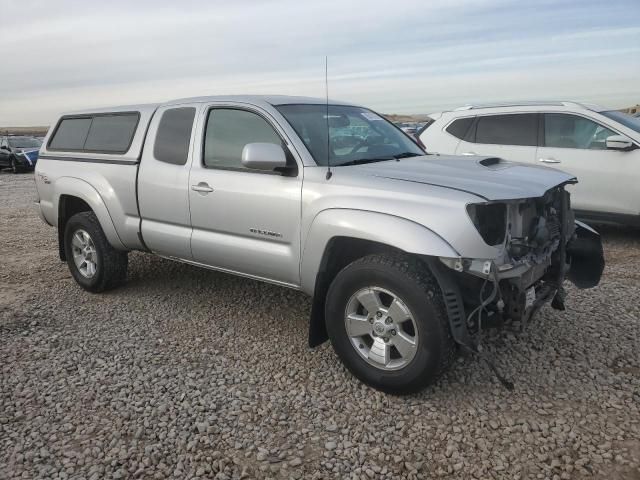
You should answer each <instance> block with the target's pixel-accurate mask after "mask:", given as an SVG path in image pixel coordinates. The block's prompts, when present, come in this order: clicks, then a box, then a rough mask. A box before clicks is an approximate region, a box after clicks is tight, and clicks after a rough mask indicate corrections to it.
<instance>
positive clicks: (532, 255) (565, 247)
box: [439, 184, 604, 343]
mask: <svg viewBox="0 0 640 480" xmlns="http://www.w3.org/2000/svg"><path fill="white" fill-rule="evenodd" d="M467 212H468V214H469V217H470V218H471V220H472V222H473V224H474V226H475V227H476V229H477V231H478V233H479V234H480V235H481V236H482V238H483V240H484V241H485V243H486V244H487V245H491V246H493V247H495V248H496V249H497V251H498V255H497V256H496V257H495V258H491V259H474V258H463V257H460V258H440V259H439V260H440V262H441V263H442V264H444V265H445V266H447V267H449V268H450V269H451V270H453V272H455V273H453V276H454V279H453V283H455V284H456V287H457V288H456V289H457V290H458V295H457V296H458V297H459V300H461V301H462V303H463V311H464V312H465V313H466V315H465V319H464V326H462V325H460V326H459V327H460V331H461V332H462V333H461V334H463V335H464V336H465V337H468V333H465V332H464V331H462V330H467V332H470V333H474V332H475V331H478V330H479V329H481V328H482V326H483V323H484V324H485V325H486V324H487V323H489V324H492V325H493V324H499V323H502V322H503V321H505V320H511V321H515V322H520V324H521V325H522V326H524V324H525V323H526V322H527V321H528V320H529V319H530V318H531V317H532V316H533V315H534V314H535V312H536V311H537V310H538V309H539V308H540V307H541V306H542V305H543V304H544V303H545V302H547V301H549V300H552V306H553V307H554V308H556V309H559V310H564V296H565V293H564V289H563V282H564V280H565V278H567V279H569V280H571V281H572V282H573V283H574V284H575V285H576V286H577V287H578V288H590V287H594V286H596V285H597V284H598V283H599V281H600V276H601V275H602V270H603V268H604V257H603V253H602V244H601V242H600V236H599V235H598V234H597V233H596V232H595V231H594V230H592V229H591V228H590V227H588V226H587V225H584V224H582V223H580V222H576V221H575V219H574V215H573V212H572V211H571V208H570V196H569V193H568V192H566V191H565V189H564V184H563V185H559V186H557V187H554V188H552V189H550V190H548V191H547V192H546V193H545V195H544V196H542V197H537V198H528V199H520V200H509V201H497V202H486V203H476V204H471V205H469V206H468V207H467ZM460 307H461V306H460V305H459V306H458V308H460ZM458 333H460V332H458ZM455 336H456V332H454V337H455ZM464 341H465V342H468V341H469V339H468V338H465V339H464ZM460 343H462V342H460Z"/></svg>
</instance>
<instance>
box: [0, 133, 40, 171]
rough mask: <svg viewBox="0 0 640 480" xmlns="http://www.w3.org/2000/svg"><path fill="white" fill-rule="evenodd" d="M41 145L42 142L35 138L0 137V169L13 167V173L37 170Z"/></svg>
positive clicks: (19, 136)
mask: <svg viewBox="0 0 640 480" xmlns="http://www.w3.org/2000/svg"><path fill="white" fill-rule="evenodd" d="M41 145H42V141H41V140H38V139H37V138H34V137H27V136H21V135H5V136H2V137H0V168H1V167H11V171H12V172H13V173H18V172H22V171H27V170H33V169H35V168H36V163H37V161H38V155H39V153H40V146H41Z"/></svg>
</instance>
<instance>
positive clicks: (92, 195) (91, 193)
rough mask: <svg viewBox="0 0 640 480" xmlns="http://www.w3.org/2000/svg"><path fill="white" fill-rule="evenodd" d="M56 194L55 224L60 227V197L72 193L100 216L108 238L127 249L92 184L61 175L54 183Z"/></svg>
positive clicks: (119, 248) (121, 247) (52, 209)
mask: <svg viewBox="0 0 640 480" xmlns="http://www.w3.org/2000/svg"><path fill="white" fill-rule="evenodd" d="M54 191H55V195H54V197H53V204H52V206H51V213H52V214H53V215H54V216H55V222H53V224H54V225H55V226H56V227H58V212H59V206H60V197H61V196H62V195H70V196H72V197H78V198H80V199H82V200H84V201H85V202H86V203H87V205H89V206H90V207H91V210H93V213H95V215H96V217H98V221H99V222H100V226H101V227H102V230H103V231H104V234H105V236H106V237H107V240H109V243H110V244H111V245H112V246H113V248H116V249H118V250H127V247H125V246H124V244H123V243H122V241H121V240H120V237H119V236H118V232H117V231H116V229H115V226H114V224H113V219H112V218H111V215H110V214H109V210H107V206H106V205H105V203H104V200H103V199H102V197H101V196H100V194H99V193H98V191H97V190H96V189H95V188H93V187H92V186H91V184H89V183H87V182H85V181H84V180H81V179H79V178H75V177H60V178H58V179H56V181H55V184H54Z"/></svg>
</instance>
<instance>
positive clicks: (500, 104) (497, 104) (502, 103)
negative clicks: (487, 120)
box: [454, 100, 588, 111]
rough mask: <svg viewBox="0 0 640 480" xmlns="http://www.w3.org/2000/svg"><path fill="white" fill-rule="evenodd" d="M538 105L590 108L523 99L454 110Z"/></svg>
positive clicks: (562, 102) (561, 102) (573, 104)
mask: <svg viewBox="0 0 640 480" xmlns="http://www.w3.org/2000/svg"><path fill="white" fill-rule="evenodd" d="M538 106H553V107H574V108H588V107H587V106H585V105H583V104H581V103H578V102H566V101H549V100H547V101H535V100H534V101H522V102H495V103H477V104H471V105H464V106H462V107H458V108H456V109H455V110H454V111H460V110H476V109H480V108H499V107H538Z"/></svg>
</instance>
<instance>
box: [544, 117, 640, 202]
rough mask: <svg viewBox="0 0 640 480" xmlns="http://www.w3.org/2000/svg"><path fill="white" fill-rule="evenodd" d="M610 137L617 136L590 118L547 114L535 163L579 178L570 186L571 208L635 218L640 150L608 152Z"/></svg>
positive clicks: (639, 199)
mask: <svg viewBox="0 0 640 480" xmlns="http://www.w3.org/2000/svg"><path fill="white" fill-rule="evenodd" d="M611 135H617V133H616V132H614V131H612V130H609V129H608V128H606V127H604V126H602V125H600V124H599V123H597V122H595V121H593V120H591V119H588V118H585V117H582V116H579V115H571V114H566V113H546V114H545V115H544V143H543V146H541V147H539V148H538V154H537V157H538V161H539V162H540V164H541V165H547V166H551V167H555V168H558V169H560V170H563V171H565V172H567V173H570V174H572V175H575V176H576V177H577V178H578V184H577V185H573V186H570V187H569V191H570V192H571V204H572V206H573V208H574V209H576V210H582V211H593V212H603V213H618V214H631V215H638V214H640V195H638V183H639V180H640V150H639V149H636V150H632V151H628V152H625V151H619V150H607V148H606V139H607V137H609V136H611Z"/></svg>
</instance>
